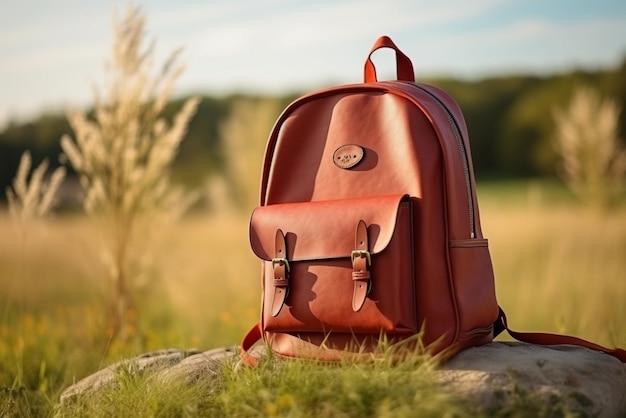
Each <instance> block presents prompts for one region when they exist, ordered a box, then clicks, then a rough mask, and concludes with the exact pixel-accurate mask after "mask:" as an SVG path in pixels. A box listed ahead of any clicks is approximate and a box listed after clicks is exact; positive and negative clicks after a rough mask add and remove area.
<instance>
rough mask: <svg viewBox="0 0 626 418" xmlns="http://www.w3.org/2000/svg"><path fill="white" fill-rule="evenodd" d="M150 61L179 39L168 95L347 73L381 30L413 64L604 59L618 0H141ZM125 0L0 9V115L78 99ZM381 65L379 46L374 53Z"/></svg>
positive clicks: (618, 27) (615, 52)
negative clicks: (173, 89) (174, 83)
mask: <svg viewBox="0 0 626 418" xmlns="http://www.w3.org/2000/svg"><path fill="white" fill-rule="evenodd" d="M134 4H137V5H140V6H141V7H142V8H143V9H144V11H145V12H146V15H147V20H148V22H147V32H148V33H147V34H148V37H150V38H153V39H156V42H157V54H158V56H159V57H160V58H161V59H162V58H164V57H165V56H166V55H167V54H168V53H169V52H170V51H172V50H173V49H175V48H177V47H183V48H184V53H183V55H182V58H183V62H184V63H185V72H184V73H183V75H182V76H181V78H180V80H179V83H178V93H179V94H186V93H189V92H202V93H219V94H221V93H227V92H230V91H235V90H238V91H239V90H248V89H250V90H254V91H257V92H279V93H280V92H285V91H289V90H293V89H300V90H302V89H311V88H317V87H322V86H326V85H331V84H337V83H349V82H359V81H361V77H362V67H363V62H364V59H365V57H366V55H367V53H368V52H369V49H370V47H371V45H372V43H373V42H374V40H375V39H376V38H377V37H378V36H379V35H382V34H387V35H390V36H391V37H392V38H393V39H394V40H395V41H396V43H397V44H398V45H399V46H400V48H401V49H402V50H403V51H404V52H405V53H406V54H407V55H409V56H410V57H411V58H412V60H413V64H414V67H415V70H416V72H417V74H418V77H419V75H420V74H423V75H424V76H431V75H452V76H459V77H471V78H476V77H483V76H490V75H495V74H506V73H512V72H533V73H537V74H546V73H550V72H555V71H563V70H567V69H570V68H572V67H583V68H598V67H605V66H613V65H616V64H617V63H619V62H621V61H622V60H623V59H624V57H626V1H624V0H595V1H589V0H584V1H583V0H569V1H567V0H472V1H467V0H436V1H433V0H309V1H296V0H265V1H261V0H204V1H198V0H177V1H175V2H174V1H165V0H144V1H143V2H139V1H136V2H135V3H134ZM125 5H126V1H124V0H123V1H110V0H90V1H88V2H87V1H84V0H57V1H54V2H53V1H43V0H21V1H15V2H6V1H5V2H3V3H2V5H0V125H2V124H3V123H5V122H6V120H7V119H9V118H16V117H17V118H24V117H30V116H32V115H34V114H36V113H38V112H41V111H49V110H53V111H60V110H62V109H63V108H65V107H68V106H84V105H87V104H89V103H90V98H91V95H92V86H93V85H94V84H96V85H99V84H100V83H101V82H102V80H103V74H104V70H103V68H104V63H105V61H106V59H107V57H108V54H109V48H110V41H111V36H112V35H111V30H112V29H111V27H112V15H113V11H114V9H116V8H117V10H118V11H119V12H123V10H124V7H125ZM376 62H377V63H378V65H379V68H380V70H381V73H382V74H383V75H385V74H386V75H388V76H389V75H390V73H389V71H387V69H391V68H392V65H391V61H390V60H389V59H388V58H387V56H385V55H384V54H380V58H378V60H377V61H376Z"/></svg>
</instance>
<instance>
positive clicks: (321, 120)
mask: <svg viewBox="0 0 626 418" xmlns="http://www.w3.org/2000/svg"><path fill="white" fill-rule="evenodd" d="M380 48H391V49H392V50H393V51H395V56H396V71H397V80H394V81H378V79H377V74H376V68H375V66H374V63H373V61H372V59H371V57H372V53H373V52H374V51H376V50H378V49H380ZM249 234H250V237H249V238H250V245H251V248H252V251H253V252H254V254H255V255H256V256H257V257H258V258H259V259H260V260H261V263H262V312H261V320H260V322H259V323H258V324H256V325H254V326H253V327H252V329H251V330H250V331H249V332H248V333H247V335H246V336H245V337H244V339H243V342H242V355H243V358H244V359H246V358H249V356H248V352H249V349H250V348H251V347H252V345H253V344H254V343H255V342H256V341H258V340H260V339H263V340H264V341H265V342H266V343H267V344H268V346H269V347H271V350H272V351H273V352H274V353H275V354H277V355H279V356H283V357H297V358H313V359H321V360H339V359H342V358H345V357H346V355H361V354H363V353H365V354H367V353H371V352H375V351H376V350H377V349H378V347H380V344H381V342H382V343H385V344H396V343H397V344H402V343H403V342H405V343H406V344H405V345H406V346H407V347H411V348H415V344H421V345H423V346H424V347H426V348H427V349H428V351H429V352H430V353H431V354H439V355H441V356H442V357H444V358H445V357H448V356H451V355H453V354H455V353H457V352H458V351H460V350H463V349H465V348H468V347H472V346H477V345H481V344H486V343H489V342H491V341H492V340H493V338H494V337H495V336H496V335H497V334H498V333H499V332H501V331H503V330H504V329H508V328H507V326H506V317H505V316H504V312H503V311H502V310H501V309H500V308H499V306H498V303H497V300H496V292H495V285H494V273H493V268H492V263H491V258H490V255H489V247H488V241H487V239H486V238H485V237H483V234H482V231H481V225H480V216H479V210H478V201H477V197H476V186H475V179H474V171H473V167H472V157H471V152H470V143H469V136H468V131H467V127H466V125H465V121H464V118H463V114H462V112H461V109H460V108H459V106H458V104H457V103H456V102H455V101H454V99H453V98H452V97H450V96H449V95H448V94H447V93H446V92H444V91H442V90H440V89H439V88H436V87H434V86H430V85H426V84H422V83H417V82H415V75H414V72H413V65H412V63H411V60H410V59H409V58H408V57H407V56H406V55H405V54H404V53H402V51H400V49H399V48H398V47H397V46H396V45H395V44H394V42H393V41H392V40H391V39H390V38H389V37H387V36H382V37H380V38H379V39H378V40H377V41H376V42H375V43H374V45H373V47H372V49H371V51H370V53H369V55H368V57H367V59H366V61H365V68H364V83H359V84H348V85H341V86H336V87H331V88H327V89H323V90H319V91H315V92H312V93H310V94H307V95H305V96H303V97H300V98H299V99H296V100H295V101H294V102H292V103H291V104H290V105H289V106H288V107H287V108H286V109H285V110H284V111H283V112H282V114H281V115H280V116H279V118H278V120H277V121H276V123H275V125H274V128H273V130H272V132H271V134H270V136H269V139H268V143H267V147H266V151H265V158H264V163H263V170H262V175H261V187H260V205H259V207H257V208H256V209H255V210H254V211H253V213H252V216H251V218H250V229H249ZM416 336H419V338H416ZM515 336H516V338H519V339H524V338H526V339H530V340H531V342H537V343H540V344H559V343H571V342H572V341H571V340H566V341H564V340H563V339H560V338H559V337H560V336H552V335H551V334H519V333H516V334H515ZM563 338H573V337H563ZM418 340H419V341H418ZM575 340H577V341H578V339H575ZM589 344H590V343H589ZM594 348H596V347H594ZM600 348H602V347H600ZM602 349H603V348H602ZM603 350H604V351H609V350H606V349H603ZM620 351H621V352H622V353H620V355H623V354H624V353H623V350H620ZM613 354H615V353H613ZM622 360H623V361H624V359H622Z"/></svg>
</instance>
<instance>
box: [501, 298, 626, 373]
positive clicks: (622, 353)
mask: <svg viewBox="0 0 626 418" xmlns="http://www.w3.org/2000/svg"><path fill="white" fill-rule="evenodd" d="M499 309H500V314H499V315H498V319H497V321H496V322H495V324H494V337H495V336H497V335H498V334H500V333H501V332H502V331H505V330H506V331H507V332H508V333H509V335H510V336H511V337H513V338H515V339H516V340H518V341H522V342H525V343H530V344H537V345H559V344H571V345H578V346H581V347H586V348H590V349H592V350H597V351H601V352H603V353H606V354H610V355H612V356H613V357H616V358H618V359H619V360H620V361H621V362H622V363H626V350H623V349H621V348H615V349H610V348H606V347H602V346H601V345H598V344H595V343H592V342H589V341H586V340H583V339H582V338H577V337H572V336H569V335H559V334H547V333H538V332H516V331H512V330H510V329H509V325H508V323H507V320H506V315H505V314H504V311H503V310H502V308H499Z"/></svg>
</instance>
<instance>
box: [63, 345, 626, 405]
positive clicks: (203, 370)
mask: <svg viewBox="0 0 626 418" xmlns="http://www.w3.org/2000/svg"><path fill="white" fill-rule="evenodd" d="M264 352H265V349H264V348H263V347H256V351H255V355H257V356H262V355H264ZM237 356H238V348H237V347H223V348H216V349H213V350H209V351H205V352H200V351H198V350H160V351H156V352H153V353H149V354H145V355H143V356H140V357H137V358H135V359H132V360H128V361H123V362H119V363H116V364H114V365H112V366H109V367H107V368H105V369H103V370H100V371H99V372H96V373H94V374H93V375H91V376H88V377H86V378H84V379H82V380H80V381H79V382H77V383H76V384H74V385H72V386H70V387H68V388H67V389H66V390H65V391H64V392H63V393H62V395H61V401H62V402H67V401H69V400H71V399H72V398H74V397H76V396H79V395H86V394H89V393H93V392H94V391H97V390H98V389H100V388H102V387H103V386H105V385H110V384H115V377H116V375H118V374H119V373H139V372H141V373H145V372H148V373H153V374H154V375H155V376H156V377H157V378H159V379H161V381H162V382H163V384H167V380H169V379H177V378H184V379H186V380H187V381H189V382H193V381H195V380H197V379H200V378H204V377H208V376H211V375H215V374H217V373H218V372H219V370H220V368H221V366H222V364H223V363H224V362H225V361H226V360H228V359H235V358H238V357H237ZM436 375H437V378H438V380H439V381H440V382H441V384H442V385H443V387H444V388H445V389H446V390H448V391H450V392H452V393H454V394H456V395H458V396H459V397H461V398H463V399H466V400H467V401H469V402H472V403H475V404H477V405H480V406H481V407H483V408H485V409H487V410H488V409H490V408H491V409H498V408H500V407H503V406H505V405H510V404H511V402H513V401H515V402H524V400H525V399H527V400H537V399H541V400H545V401H546V402H567V405H568V406H569V408H570V409H571V410H573V411H577V412H580V413H581V414H582V415H586V416H599V417H615V416H626V366H625V365H624V364H623V363H621V362H620V361H619V360H617V359H616V358H614V357H611V356H609V355H607V354H603V353H599V352H596V351H593V350H589V349H586V348H582V347H576V346H565V345H563V346H553V347H544V346H537V345H530V344H523V343H508V342H494V343H491V344H487V345H484V346H480V347H474V348H470V349H467V350H464V351H463V352H461V353H459V354H457V355H456V356H455V357H453V358H452V359H450V360H449V361H448V362H446V363H445V364H444V365H442V366H441V367H440V368H439V370H437V372H436Z"/></svg>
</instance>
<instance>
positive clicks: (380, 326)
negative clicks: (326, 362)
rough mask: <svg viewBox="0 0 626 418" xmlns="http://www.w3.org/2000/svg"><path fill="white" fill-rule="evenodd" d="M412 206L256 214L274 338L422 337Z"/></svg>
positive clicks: (352, 205)
mask: <svg viewBox="0 0 626 418" xmlns="http://www.w3.org/2000/svg"><path fill="white" fill-rule="evenodd" d="M412 205H413V202H412V200H411V199H410V198H409V197H408V196H403V195H392V196H383V197H378V196H377V197H367V198H356V199H342V200H332V201H316V202H306V203H285V204H275V205H269V206H262V207H259V208H257V209H256V210H255V211H254V213H253V214H252V218H251V221H250V243H251V246H252V249H253V251H254V253H255V254H256V255H257V256H258V257H259V258H260V259H262V260H263V290H264V291H263V295H264V296H263V314H262V321H263V327H264V329H265V330H266V331H270V332H285V333H298V332H323V333H331V332H340V333H354V334H379V333H381V332H384V333H386V334H406V333H415V332H417V317H416V306H415V299H416V297H415V269H414V258H415V255H414V250H413V238H412V231H413V227H412V221H413V213H412Z"/></svg>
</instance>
